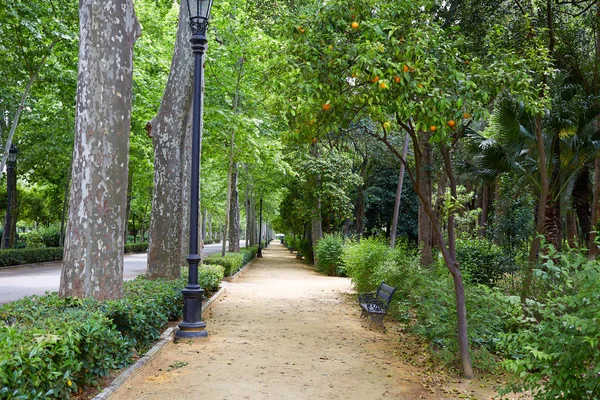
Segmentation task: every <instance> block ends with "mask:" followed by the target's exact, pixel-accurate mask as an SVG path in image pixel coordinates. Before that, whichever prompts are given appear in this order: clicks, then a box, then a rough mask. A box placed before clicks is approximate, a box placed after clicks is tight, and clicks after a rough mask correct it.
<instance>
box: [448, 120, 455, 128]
mask: <svg viewBox="0 0 600 400" xmlns="http://www.w3.org/2000/svg"><path fill="white" fill-rule="evenodd" d="M455 124H456V123H455V122H454V120H452V119H451V120H450V121H448V126H449V127H450V128H454V125H455Z"/></svg>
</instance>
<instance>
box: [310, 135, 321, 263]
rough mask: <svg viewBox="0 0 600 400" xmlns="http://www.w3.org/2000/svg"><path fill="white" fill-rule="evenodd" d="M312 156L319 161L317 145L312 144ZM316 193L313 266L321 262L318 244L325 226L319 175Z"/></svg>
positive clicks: (315, 185)
mask: <svg viewBox="0 0 600 400" xmlns="http://www.w3.org/2000/svg"><path fill="white" fill-rule="evenodd" d="M310 147H311V154H312V156H313V157H314V158H316V159H319V158H320V155H319V148H318V147H317V143H313V144H311V146H310ZM313 179H314V192H313V193H316V197H315V198H314V202H315V208H314V209H313V215H312V219H311V229H310V240H311V244H312V250H313V259H312V262H313V264H315V265H316V264H317V263H318V262H319V260H318V257H317V244H318V243H319V240H321V238H322V237H323V226H322V222H321V220H322V215H321V195H320V191H321V174H319V173H317V174H316V175H315V176H314V177H313Z"/></svg>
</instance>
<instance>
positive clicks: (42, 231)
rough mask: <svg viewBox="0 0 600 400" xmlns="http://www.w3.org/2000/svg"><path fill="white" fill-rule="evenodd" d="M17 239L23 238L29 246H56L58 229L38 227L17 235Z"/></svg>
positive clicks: (57, 244)
mask: <svg viewBox="0 0 600 400" xmlns="http://www.w3.org/2000/svg"><path fill="white" fill-rule="evenodd" d="M19 240H25V243H26V246H27V247H29V248H38V247H58V246H59V241H60V230H59V228H58V227H55V226H52V227H49V228H39V229H36V230H32V231H29V232H26V233H21V234H20V235H19Z"/></svg>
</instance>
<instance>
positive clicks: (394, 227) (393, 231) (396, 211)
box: [390, 132, 410, 249]
mask: <svg viewBox="0 0 600 400" xmlns="http://www.w3.org/2000/svg"><path fill="white" fill-rule="evenodd" d="M409 140H410V135H409V134H408V132H406V135H404V149H403V150H402V158H403V159H405V160H406V155H407V154H408V141H409ZM403 183H404V164H402V163H400V174H399V175H398V187H397V189H396V202H395V203H394V217H393V219H392V228H391V232H390V248H392V249H393V248H394V247H395V246H396V231H397V230H398V214H399V213H400V199H401V198H402V184H403Z"/></svg>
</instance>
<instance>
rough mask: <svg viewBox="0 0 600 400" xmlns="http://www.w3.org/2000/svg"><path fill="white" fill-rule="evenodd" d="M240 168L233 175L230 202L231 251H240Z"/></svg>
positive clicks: (235, 167) (234, 168)
mask: <svg viewBox="0 0 600 400" xmlns="http://www.w3.org/2000/svg"><path fill="white" fill-rule="evenodd" d="M238 197H239V196H238V168H237V164H236V165H234V167H233V171H232V175H231V200H230V204H229V251H231V252H238V251H240V202H239V200H238Z"/></svg>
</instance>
